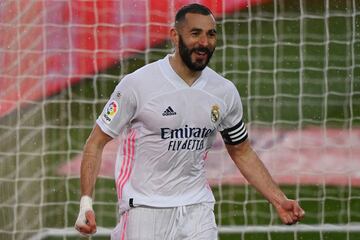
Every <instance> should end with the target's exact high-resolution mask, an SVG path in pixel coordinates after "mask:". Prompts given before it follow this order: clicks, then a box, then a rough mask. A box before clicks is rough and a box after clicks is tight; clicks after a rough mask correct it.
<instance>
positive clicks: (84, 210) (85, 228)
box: [75, 125, 112, 235]
mask: <svg viewBox="0 0 360 240" xmlns="http://www.w3.org/2000/svg"><path fill="white" fill-rule="evenodd" d="M111 139H112V138H111V137H110V136H108V135H107V134H105V133H104V132H103V131H102V130H101V129H100V127H99V126H98V125H95V127H94V129H93V131H92V132H91V134H90V136H89V138H88V139H87V141H86V144H85V146H84V151H83V159H82V162H81V169H80V187H81V196H82V197H81V200H80V212H79V215H78V218H77V220H76V223H75V228H76V229H77V230H78V231H79V232H80V233H81V234H84V235H88V234H93V233H95V232H96V221H95V213H94V211H93V208H92V198H91V196H92V193H93V190H94V186H95V183H96V179H97V176H98V174H99V171H100V166H101V158H102V152H103V150H104V147H105V145H106V143H108V142H109V141H110V140H111Z"/></svg>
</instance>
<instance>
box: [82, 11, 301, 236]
mask: <svg viewBox="0 0 360 240" xmlns="http://www.w3.org/2000/svg"><path fill="white" fill-rule="evenodd" d="M170 37H171V40H172V42H173V44H174V47H175V51H174V53H173V54H169V55H167V56H166V57H164V58H163V59H161V60H158V61H156V62H154V63H150V64H148V65H146V66H144V67H142V68H140V69H138V70H137V71H135V72H133V73H131V74H128V75H127V76H125V77H124V78H123V79H122V80H121V82H120V83H119V84H118V86H117V87H116V88H115V90H114V92H113V94H112V95H111V98H110V100H109V101H108V103H107V104H106V106H105V108H104V110H103V112H102V113H101V115H100V116H99V118H98V119H97V121H96V124H95V127H94V129H93V131H92V132H91V134H90V136H89V138H88V140H87V142H86V144H85V147H84V153H83V160H82V164H81V194H82V197H81V200H80V213H79V216H78V218H77V221H76V224H75V227H76V229H77V230H78V231H79V232H81V233H83V234H92V233H94V232H96V223H95V213H94V211H93V208H92V192H93V188H94V185H95V182H96V178H97V175H98V172H99V169H100V165H101V154H102V151H103V148H104V146H105V144H106V143H107V142H109V141H110V140H111V139H113V138H116V137H118V136H119V135H121V136H123V137H122V139H123V141H122V145H121V146H120V148H119V154H118V159H117V161H116V167H115V183H116V190H117V196H118V202H119V212H120V215H121V217H120V221H119V223H118V224H117V226H116V228H115V229H114V231H113V234H112V239H128V240H129V239H136V240H145V239H161V240H163V239H181V240H183V239H192V240H196V239H207V240H212V239H217V227H216V223H215V217H214V213H213V207H214V202H215V199H214V197H213V194H212V192H211V189H210V187H209V185H208V183H207V180H206V176H205V170H204V161H205V158H206V154H207V152H208V150H209V149H210V148H211V145H212V143H213V141H214V139H215V136H216V133H217V132H218V131H219V132H220V133H221V135H222V137H223V140H224V142H225V144H226V149H227V151H228V152H229V154H230V156H231V158H232V160H233V161H234V162H235V164H236V166H237V167H238V168H239V170H240V171H241V173H242V174H243V175H244V177H245V178H246V179H247V180H248V181H249V183H250V184H252V185H253V186H254V187H255V188H256V189H257V190H258V191H259V192H260V193H261V194H262V195H263V196H264V197H265V198H266V199H267V200H268V201H269V202H270V203H271V204H272V205H273V206H274V207H275V208H276V210H277V213H278V215H279V217H280V219H281V221H282V222H283V223H285V224H294V223H296V222H298V221H299V220H301V219H302V218H303V217H304V211H303V209H302V208H301V207H300V206H299V204H298V202H297V201H295V200H290V199H288V198H287V197H286V196H285V195H284V193H283V192H282V191H281V190H280V188H279V187H278V186H277V184H276V183H275V182H274V180H273V179H272V177H271V176H270V174H269V172H268V171H267V169H266V168H265V166H264V165H263V163H262V162H261V160H260V159H259V157H258V156H257V154H256V153H255V152H254V150H253V149H252V147H251V146H250V143H249V140H248V134H247V130H246V127H245V123H244V121H243V108H242V104H241V100H240V96H239V93H238V91H237V89H236V87H235V86H234V84H233V83H232V82H230V81H229V80H227V79H225V78H223V77H222V76H220V75H219V74H217V73H216V72H215V71H213V70H212V69H210V68H209V67H207V65H208V62H209V60H210V58H211V56H212V54H213V52H214V50H215V46H216V38H217V36H216V23H215V19H214V16H213V14H212V13H211V11H210V10H209V9H208V8H207V7H205V6H202V5H199V4H190V5H186V6H184V7H182V8H181V9H180V10H179V11H178V12H177V14H176V17H175V25H174V27H173V28H172V29H171V30H170Z"/></svg>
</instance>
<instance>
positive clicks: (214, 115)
mask: <svg viewBox="0 0 360 240" xmlns="http://www.w3.org/2000/svg"><path fill="white" fill-rule="evenodd" d="M219 118H220V108H219V106H218V105H213V106H212V107H211V121H212V122H217V120H219Z"/></svg>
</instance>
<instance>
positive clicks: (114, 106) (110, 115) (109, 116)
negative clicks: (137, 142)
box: [102, 101, 119, 124]
mask: <svg viewBox="0 0 360 240" xmlns="http://www.w3.org/2000/svg"><path fill="white" fill-rule="evenodd" d="M118 111H119V107H118V103H117V102H116V101H112V102H110V103H109V105H108V106H107V108H106V110H105V111H104V113H103V116H102V117H103V120H104V122H105V123H107V124H109V123H111V121H112V120H113V119H114V117H115V115H116V114H117V112H118Z"/></svg>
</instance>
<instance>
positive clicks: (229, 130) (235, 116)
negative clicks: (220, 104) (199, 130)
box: [219, 84, 248, 145]
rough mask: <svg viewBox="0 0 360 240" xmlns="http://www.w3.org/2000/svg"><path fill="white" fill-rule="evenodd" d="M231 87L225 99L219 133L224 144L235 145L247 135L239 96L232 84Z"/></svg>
mask: <svg viewBox="0 0 360 240" xmlns="http://www.w3.org/2000/svg"><path fill="white" fill-rule="evenodd" d="M231 86H232V87H231V89H230V90H229V91H227V95H226V97H225V104H226V105H227V111H226V114H225V116H224V118H223V119H222V121H221V123H220V126H219V131H220V133H221V136H222V138H223V140H224V142H225V144H230V145H235V144H239V143H241V142H243V141H245V140H246V139H247V137H248V133H247V130H246V126H245V123H244V121H243V107H242V103H241V98H240V95H239V93H238V91H237V89H236V87H235V86H234V85H233V84H232V85H231Z"/></svg>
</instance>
